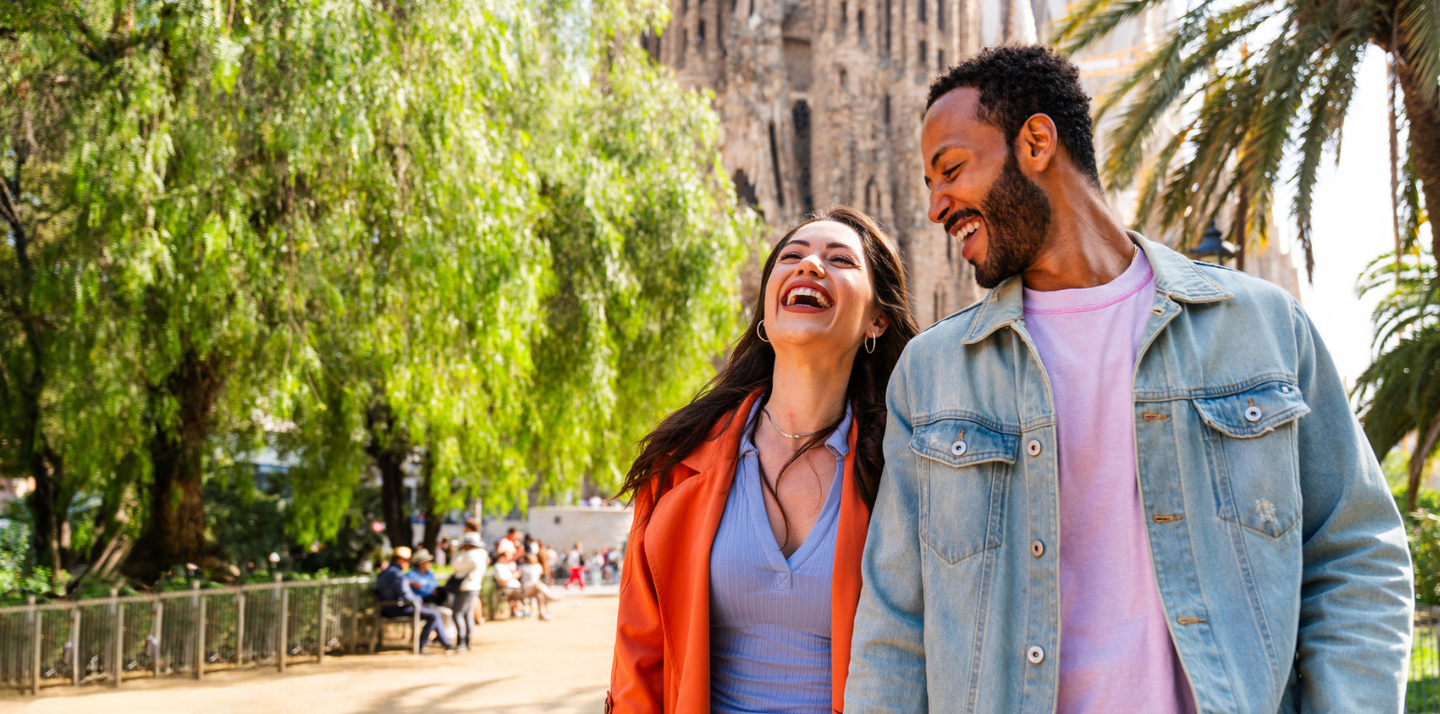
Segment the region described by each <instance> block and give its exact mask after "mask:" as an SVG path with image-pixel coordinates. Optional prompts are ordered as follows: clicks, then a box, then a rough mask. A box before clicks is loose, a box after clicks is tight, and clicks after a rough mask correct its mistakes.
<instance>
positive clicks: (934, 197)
mask: <svg viewBox="0 0 1440 714" xmlns="http://www.w3.org/2000/svg"><path fill="white" fill-rule="evenodd" d="M954 209H955V203H954V202H953V201H951V200H950V197H949V196H946V195H945V194H944V193H941V192H939V191H931V192H930V210H929V211H928V212H927V213H926V215H927V216H929V217H930V222H931V223H942V224H943V223H944V222H945V219H946V218H948V217H949V216H950V213H951V212H952V211H954Z"/></svg>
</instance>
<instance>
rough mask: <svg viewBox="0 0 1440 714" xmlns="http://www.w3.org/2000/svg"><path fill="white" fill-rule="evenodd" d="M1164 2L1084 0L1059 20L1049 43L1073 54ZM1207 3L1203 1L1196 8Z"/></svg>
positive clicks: (1148, 0) (1159, 0)
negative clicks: (1127, 20)
mask: <svg viewBox="0 0 1440 714" xmlns="http://www.w3.org/2000/svg"><path fill="white" fill-rule="evenodd" d="M1163 1H1164V0H1087V1H1086V2H1085V3H1084V4H1082V5H1080V6H1079V7H1078V8H1076V9H1075V11H1074V12H1072V13H1070V14H1069V15H1067V16H1066V17H1065V18H1064V19H1062V20H1060V22H1059V24H1057V25H1056V27H1055V30H1054V31H1053V32H1052V34H1051V36H1050V41H1051V43H1052V44H1054V45H1056V46H1057V47H1060V48H1061V51H1063V52H1065V53H1067V54H1075V53H1077V52H1080V51H1081V50H1084V49H1085V48H1087V47H1089V46H1090V45H1093V44H1095V43H1096V42H1099V41H1100V40H1102V39H1104V38H1105V36H1106V35H1108V34H1110V32H1111V31H1112V30H1114V29H1115V28H1116V27H1117V26H1118V25H1119V24H1120V23H1121V22H1124V21H1125V20H1126V19H1128V18H1131V17H1135V16H1137V15H1139V14H1140V13H1143V12H1145V11H1146V10H1148V9H1149V8H1151V7H1153V6H1155V5H1159V4H1161V3H1162V2H1163ZM1209 4H1210V0H1204V1H1203V2H1202V3H1201V4H1200V7H1199V8H1196V9H1197V10H1198V9H1201V8H1203V7H1204V6H1206V5H1209Z"/></svg>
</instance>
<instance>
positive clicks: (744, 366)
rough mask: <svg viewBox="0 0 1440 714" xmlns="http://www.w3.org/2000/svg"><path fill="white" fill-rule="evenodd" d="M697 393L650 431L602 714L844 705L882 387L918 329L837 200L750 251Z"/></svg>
mask: <svg viewBox="0 0 1440 714" xmlns="http://www.w3.org/2000/svg"><path fill="white" fill-rule="evenodd" d="M761 285H762V286H763V287H762V290H761V294H760V296H759V302H758V304H757V305H756V306H755V308H754V310H753V311H752V314H753V315H754V317H752V318H751V319H752V324H751V325H750V329H749V331H747V332H746V333H745V335H744V336H743V337H741V338H740V341H739V342H738V343H737V344H736V345H735V351H734V353H733V354H731V355H730V361H729V362H728V363H727V364H726V365H725V368H724V369H722V370H721V371H720V373H719V374H717V375H716V376H715V379H714V380H713V381H712V382H711V384H710V388H709V390H708V391H706V392H705V393H704V394H702V395H701V396H700V397H698V398H696V399H695V401H693V402H691V403H690V404H689V405H687V406H685V407H683V408H681V409H680V410H679V411H677V412H675V413H674V414H671V415H670V416H669V417H668V418H666V419H665V420H664V421H663V422H661V424H660V426H658V427H656V429H655V431H653V432H651V433H650V435H649V436H647V437H646V439H645V441H644V442H643V443H644V448H643V450H642V452H641V454H640V458H639V459H637V460H636V461H635V464H634V465H633V466H631V467H630V472H629V474H628V475H627V476H626V479H625V486H624V490H623V491H622V495H624V496H628V497H630V498H632V499H633V503H634V506H635V524H634V525H633V526H632V530H631V533H630V543H629V545H628V546H627V549H626V554H625V570H624V576H623V579H622V582H621V587H620V615H619V626H618V629H617V633H616V640H615V663H614V667H613V669H612V671H611V675H610V697H609V700H608V701H607V710H608V711H615V712H647V713H649V712H661V711H664V712H675V713H678V714H692V713H693V714H701V713H702V712H712V711H713V712H721V713H731V712H736V713H738V712H797V713H801V712H803V713H805V714H810V713H812V712H813V713H816V714H819V713H821V712H830V711H831V709H832V707H833V708H834V710H835V711H840V710H841V708H842V707H841V704H842V697H843V694H844V691H845V674H846V670H847V668H848V664H849V660H850V634H851V629H852V625H853V620H854V617H855V605H856V602H857V600H858V599H859V597H860V553H861V550H862V549H863V547H864V545H865V530H866V525H867V524H868V522H869V518H870V506H871V505H872V504H873V503H874V499H875V491H876V488H877V486H878V485H879V482H880V472H881V470H882V468H883V466H884V456H883V454H882V453H881V445H882V440H883V437H884V433H885V387H886V383H887V382H888V381H889V379H890V371H891V370H892V369H893V368H894V366H895V362H896V360H897V359H899V357H900V352H901V351H902V350H904V349H905V344H906V343H907V342H908V341H909V340H910V338H911V337H913V336H914V335H915V321H914V319H913V318H912V317H911V316H910V308H909V303H908V298H907V294H906V289H905V273H904V268H903V267H902V266H901V264H900V258H899V256H898V255H897V254H896V252H895V248H894V246H893V245H892V243H891V242H890V240H889V239H888V238H887V237H885V236H884V234H882V233H881V232H880V229H879V228H878V227H877V226H876V225H875V222H874V221H872V220H871V219H870V218H869V217H868V216H866V215H865V214H863V213H860V212H859V211H856V210H854V209H850V208H835V209H831V210H829V211H825V212H822V213H821V214H819V215H818V216H817V217H816V218H813V219H811V220H809V221H806V222H805V223H802V224H800V225H799V226H797V227H795V228H794V229H792V230H791V231H790V232H789V233H788V234H787V235H786V236H785V237H784V238H782V239H781V240H780V242H779V243H778V244H776V246H775V249H774V250H773V251H771V253H770V257H769V258H768V259H767V260H766V261H765V270H764V273H763V275H762V278H761Z"/></svg>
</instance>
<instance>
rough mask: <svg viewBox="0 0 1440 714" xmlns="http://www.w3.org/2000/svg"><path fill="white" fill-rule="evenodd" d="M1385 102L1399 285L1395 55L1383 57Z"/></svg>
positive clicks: (1391, 219)
mask: <svg viewBox="0 0 1440 714" xmlns="http://www.w3.org/2000/svg"><path fill="white" fill-rule="evenodd" d="M1385 76H1386V79H1387V81H1386V83H1385V103H1386V106H1387V107H1389V112H1388V119H1389V123H1390V226H1391V228H1392V230H1393V231H1394V233H1395V285H1397V286H1398V285H1400V252H1401V240H1400V128H1399V125H1398V124H1397V120H1396V116H1395V99H1396V97H1395V93H1396V92H1397V91H1398V90H1399V86H1398V85H1397V83H1396V79H1395V55H1394V54H1393V53H1391V54H1389V55H1388V56H1387V57H1386V59H1385Z"/></svg>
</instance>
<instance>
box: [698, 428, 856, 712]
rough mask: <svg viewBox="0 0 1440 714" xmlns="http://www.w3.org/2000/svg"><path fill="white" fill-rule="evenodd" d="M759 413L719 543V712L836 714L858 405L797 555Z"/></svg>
mask: <svg viewBox="0 0 1440 714" xmlns="http://www.w3.org/2000/svg"><path fill="white" fill-rule="evenodd" d="M758 414H759V403H758V402H757V403H756V406H755V407H754V408H752V409H751V411H750V418H749V420H748V421H747V422H746V424H747V428H746V429H745V433H744V436H743V437H742V438H741V440H740V449H739V460H738V462H737V464H736V467H735V481H734V483H732V484H731V486H730V495H729V498H728V499H727V500H726V502H725V513H724V515H723V516H721V518H720V527H719V529H718V530H717V531H716V532H715V543H714V545H713V546H711V549H710V709H711V711H712V712H719V713H720V714H753V713H757V712H764V713H766V714H770V713H775V714H782V713H792V712H793V713H794V714H802V713H803V714H829V712H830V694H831V677H830V580H831V574H832V573H833V571H834V569H835V527H836V523H837V522H838V521H839V517H840V494H841V491H842V487H843V485H844V478H845V455H846V454H847V453H848V452H849V450H850V448H849V434H850V422H851V418H850V410H849V408H848V407H847V408H846V411H845V418H844V420H842V421H841V423H840V427H839V428H838V429H836V430H835V433H834V434H832V435H831V436H830V438H829V439H826V441H825V447H826V448H827V449H829V450H830V452H831V453H833V454H835V480H834V482H833V483H831V485H830V493H829V495H828V496H827V497H826V499H825V505H824V507H823V508H822V509H821V511H820V516H819V518H817V519H816V521H815V527H814V528H812V529H811V530H810V533H809V534H808V535H807V536H806V538H805V542H804V543H803V544H801V546H800V548H799V549H798V550H796V551H795V552H794V553H793V554H792V555H791V556H790V557H789V558H788V559H787V558H786V557H785V556H784V554H783V553H781V552H780V546H779V544H778V543H776V542H775V534H774V533H773V532H772V531H771V530H770V521H769V519H768V518H767V517H766V515H765V497H764V492H763V489H764V486H763V485H762V484H761V483H760V465H759V452H758V451H757V450H756V449H755V443H754V441H753V440H752V439H751V433H752V432H753V426H754V424H755V419H756V418H757V415H758ZM761 426H762V427H763V426H765V425H763V424H762V425H761ZM787 478H802V477H801V476H799V474H793V475H790V476H787Z"/></svg>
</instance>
